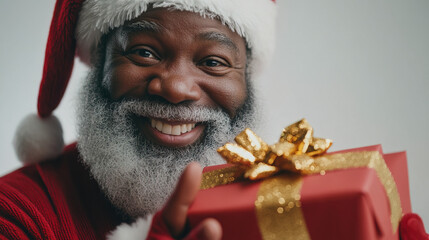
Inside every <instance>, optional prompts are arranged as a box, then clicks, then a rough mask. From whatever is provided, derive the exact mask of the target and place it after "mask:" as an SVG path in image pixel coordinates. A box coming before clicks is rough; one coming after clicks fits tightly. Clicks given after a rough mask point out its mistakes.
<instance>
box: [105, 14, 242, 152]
mask: <svg viewBox="0 0 429 240" xmlns="http://www.w3.org/2000/svg"><path fill="white" fill-rule="evenodd" d="M106 59H108V61H106V64H105V66H104V68H105V69H109V71H110V72H109V77H108V78H106V79H107V80H106V81H105V83H104V84H105V86H106V87H107V89H108V92H109V94H110V96H111V98H112V99H113V100H115V101H118V100H122V99H150V100H157V101H160V102H165V103H171V104H175V105H183V104H186V105H188V106H201V107H209V108H218V107H220V108H221V109H223V110H224V111H225V112H226V113H227V114H228V115H229V116H230V117H234V116H235V115H236V111H237V109H238V108H239V107H240V106H242V105H243V103H244V101H245V99H246V81H245V67H246V47H245V42H244V40H243V39H242V38H241V37H240V36H239V35H238V34H236V33H234V32H232V31H231V30H230V29H229V28H228V27H227V26H225V25H223V24H222V23H221V22H219V21H218V20H215V19H209V18H202V17H201V16H200V15H199V14H196V13H191V12H183V11H171V10H167V9H164V8H161V9H160V8H158V9H152V10H149V11H148V12H146V13H144V14H142V15H141V16H140V17H139V18H137V19H135V20H133V21H131V22H128V23H126V24H125V26H124V27H123V28H122V32H121V37H120V38H116V39H115V41H112V45H111V46H110V47H109V48H108V52H107V56H106ZM134 121H135V122H136V126H137V127H138V129H139V131H140V133H141V134H143V136H144V137H145V138H147V139H150V140H151V141H152V142H154V143H156V144H159V145H163V146H168V147H183V146H187V145H190V144H192V143H195V142H196V141H198V140H199V139H201V137H202V136H203V133H204V130H205V128H206V125H205V124H204V123H203V122H195V121H185V120H181V119H167V118H153V117H151V116H134Z"/></svg>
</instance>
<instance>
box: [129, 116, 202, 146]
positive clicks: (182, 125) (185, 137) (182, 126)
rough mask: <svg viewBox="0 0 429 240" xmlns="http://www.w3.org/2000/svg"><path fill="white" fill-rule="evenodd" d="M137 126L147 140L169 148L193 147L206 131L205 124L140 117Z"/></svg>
mask: <svg viewBox="0 0 429 240" xmlns="http://www.w3.org/2000/svg"><path fill="white" fill-rule="evenodd" d="M137 125H138V127H139V128H140V130H141V131H142V133H143V135H145V137H146V138H147V139H149V140H151V141H153V142H154V143H157V144H159V145H163V146H167V147H184V146H188V145H191V144H193V143H195V142H197V141H198V140H199V139H201V136H202V135H203V133H204V129H205V124H204V123H203V122H191V121H170V120H166V119H158V118H150V117H138V118H137Z"/></svg>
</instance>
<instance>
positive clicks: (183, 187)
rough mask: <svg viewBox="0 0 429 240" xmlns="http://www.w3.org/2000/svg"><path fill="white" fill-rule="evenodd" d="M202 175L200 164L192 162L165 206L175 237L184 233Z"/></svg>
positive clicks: (166, 216)
mask: <svg viewBox="0 0 429 240" xmlns="http://www.w3.org/2000/svg"><path fill="white" fill-rule="evenodd" d="M201 176H202V171H201V167H200V165H199V164H198V163H196V162H192V163H190V164H189V165H188V166H187V167H186V168H185V170H184V171H183V173H182V176H181V177H180V179H179V182H178V183H177V186H176V189H175V190H174V192H173V194H172V195H171V197H170V199H169V200H168V202H167V204H166V205H165V207H164V210H163V212H162V215H163V219H164V221H165V224H166V225H167V227H168V229H169V230H170V233H171V235H172V236H173V237H179V236H183V234H184V230H185V224H186V216H187V212H188V209H189V206H190V205H191V204H192V202H193V201H194V198H195V196H196V195H197V193H198V191H199V189H200V184H201Z"/></svg>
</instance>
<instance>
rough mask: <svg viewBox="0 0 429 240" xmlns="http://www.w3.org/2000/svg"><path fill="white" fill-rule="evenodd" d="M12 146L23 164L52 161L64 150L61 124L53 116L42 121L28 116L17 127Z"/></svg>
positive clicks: (34, 115)
mask: <svg viewBox="0 0 429 240" xmlns="http://www.w3.org/2000/svg"><path fill="white" fill-rule="evenodd" d="M13 145H14V147H15V152H16V154H17V155H18V158H19V160H21V162H23V163H24V164H32V163H37V162H41V161H45V160H49V159H53V158H55V157H57V156H59V155H60V154H61V152H62V151H63V148H64V139H63V129H62V128H61V123H60V121H59V120H58V119H57V118H56V117H55V116H50V117H47V118H44V119H42V118H40V117H39V116H38V115H37V114H31V115H28V116H27V117H25V118H24V119H23V120H22V122H21V123H20V124H19V125H18V129H17V130H16V132H15V137H14V139H13Z"/></svg>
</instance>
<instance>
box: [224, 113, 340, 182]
mask: <svg viewBox="0 0 429 240" xmlns="http://www.w3.org/2000/svg"><path fill="white" fill-rule="evenodd" d="M235 141H236V142H237V143H238V144H235V143H227V144H225V145H224V146H222V147H220V148H219V149H218V150H217V151H218V153H219V154H220V155H221V156H222V157H223V158H224V159H225V160H226V161H227V162H228V163H232V164H235V165H237V166H239V167H240V168H242V169H244V170H245V173H244V177H245V178H249V179H251V180H257V179H261V178H266V177H269V176H271V175H273V174H275V173H277V172H279V171H281V170H287V171H292V172H296V173H300V174H308V173H314V171H315V168H317V165H315V164H314V158H313V156H317V155H321V154H323V153H325V152H326V151H327V150H328V148H329V147H330V146H331V145H332V141H331V140H329V139H323V138H314V137H313V128H312V127H311V126H310V124H308V122H307V120H305V119H302V120H301V121H298V122H296V123H294V124H292V125H290V126H288V127H286V128H285V129H283V133H282V135H281V136H280V139H279V142H278V143H276V144H274V145H271V146H269V145H268V144H266V143H265V142H264V141H263V140H262V139H261V138H260V137H258V136H257V135H256V134H255V133H254V132H253V131H252V130H250V129H249V128H246V129H245V130H244V131H242V132H241V133H240V134H238V135H237V136H236V137H235Z"/></svg>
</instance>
